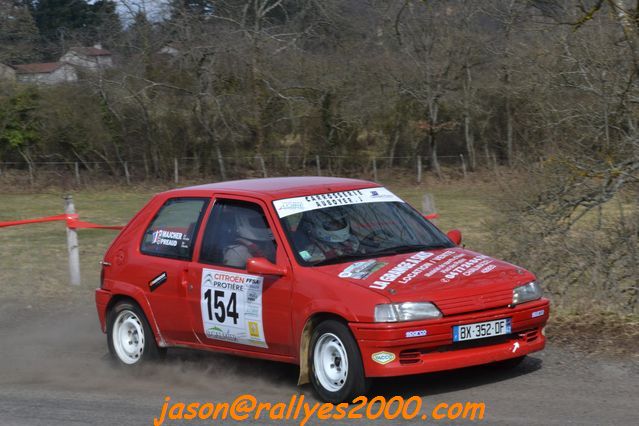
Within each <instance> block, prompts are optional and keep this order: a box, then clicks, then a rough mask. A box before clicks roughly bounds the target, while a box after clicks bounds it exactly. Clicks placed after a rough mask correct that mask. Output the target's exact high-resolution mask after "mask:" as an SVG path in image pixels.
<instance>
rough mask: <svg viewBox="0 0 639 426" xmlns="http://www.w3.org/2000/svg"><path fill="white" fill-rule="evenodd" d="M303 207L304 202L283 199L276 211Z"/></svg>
mask: <svg viewBox="0 0 639 426" xmlns="http://www.w3.org/2000/svg"><path fill="white" fill-rule="evenodd" d="M303 208H304V204H303V203H301V202H299V201H285V202H283V203H281V204H280V205H279V207H278V208H277V211H278V212H281V211H285V210H300V209H303Z"/></svg>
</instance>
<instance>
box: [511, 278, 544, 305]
mask: <svg viewBox="0 0 639 426" xmlns="http://www.w3.org/2000/svg"><path fill="white" fill-rule="evenodd" d="M539 298H541V286H540V285H539V284H538V283H537V282H536V281H531V282H529V283H528V284H524V285H520V286H519V287H515V289H514V290H513V305H517V304H519V303H524V302H530V301H531V300H537V299H539Z"/></svg>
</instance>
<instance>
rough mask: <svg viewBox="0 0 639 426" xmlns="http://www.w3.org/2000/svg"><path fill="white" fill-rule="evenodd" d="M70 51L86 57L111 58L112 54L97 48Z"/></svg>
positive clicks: (73, 48)
mask: <svg viewBox="0 0 639 426" xmlns="http://www.w3.org/2000/svg"><path fill="white" fill-rule="evenodd" d="M70 50H72V51H74V52H75V53H79V54H80V55H85V56H111V52H109V51H108V50H105V49H99V48H97V47H72V48H71V49H70Z"/></svg>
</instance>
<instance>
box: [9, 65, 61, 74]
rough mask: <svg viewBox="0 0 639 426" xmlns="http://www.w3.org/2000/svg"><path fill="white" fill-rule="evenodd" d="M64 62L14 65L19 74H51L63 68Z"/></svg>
mask: <svg viewBox="0 0 639 426" xmlns="http://www.w3.org/2000/svg"><path fill="white" fill-rule="evenodd" d="M62 65H63V64H62V62H44V63H39V64H20V65H12V67H13V69H15V70H16V72H17V73H18V74H49V73H52V72H53V71H55V70H57V69H58V68H60V67H61V66H62Z"/></svg>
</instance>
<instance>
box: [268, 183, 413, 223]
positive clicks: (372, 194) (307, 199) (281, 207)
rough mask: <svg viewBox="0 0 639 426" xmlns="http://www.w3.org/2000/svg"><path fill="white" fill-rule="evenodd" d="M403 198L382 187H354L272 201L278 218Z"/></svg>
mask: <svg viewBox="0 0 639 426" xmlns="http://www.w3.org/2000/svg"><path fill="white" fill-rule="evenodd" d="M388 202H391V203H392V202H400V203H403V202H404V200H402V199H401V198H399V197H398V196H397V195H395V194H393V193H392V192H390V191H389V190H388V189H386V188H384V187H378V188H365V189H354V190H351V191H340V192H328V193H325V194H315V195H306V196H303V197H295V198H284V199H282V200H276V201H273V205H274V206H275V210H276V211H277V215H278V216H279V217H280V218H284V217H286V216H290V215H293V214H296V213H303V212H306V211H310V210H317V209H323V208H325V207H334V206H345V205H350V204H364V203H388Z"/></svg>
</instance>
